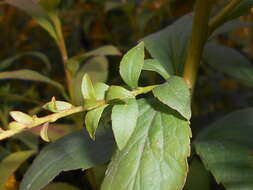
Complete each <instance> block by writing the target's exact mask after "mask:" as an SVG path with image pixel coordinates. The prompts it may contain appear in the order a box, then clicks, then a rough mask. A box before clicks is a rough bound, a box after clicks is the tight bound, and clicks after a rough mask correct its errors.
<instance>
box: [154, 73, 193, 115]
mask: <svg viewBox="0 0 253 190" xmlns="http://www.w3.org/2000/svg"><path fill="white" fill-rule="evenodd" d="M153 94H154V96H155V97H156V98H158V99H159V100H160V101H161V102H162V103H164V104H166V105H167V106H169V107H171V108H172V109H174V110H176V111H178V112H179V113H180V114H181V115H182V116H183V117H184V118H186V119H187V120H189V119H190V118H191V105H190V102H191V96H190V90H189V88H188V86H187V84H186V82H185V81H184V79H182V78H180V77H177V76H173V77H171V78H169V79H168V82H166V83H165V84H162V85H159V86H158V87H156V88H154V89H153Z"/></svg>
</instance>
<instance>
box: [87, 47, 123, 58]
mask: <svg viewBox="0 0 253 190" xmlns="http://www.w3.org/2000/svg"><path fill="white" fill-rule="evenodd" d="M106 55H121V53H120V51H119V50H118V48H116V47H115V46H112V45H107V46H102V47H99V48H97V49H95V50H92V51H89V52H87V53H85V54H84V55H83V56H106Z"/></svg>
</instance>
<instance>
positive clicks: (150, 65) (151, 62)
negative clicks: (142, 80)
mask: <svg viewBox="0 0 253 190" xmlns="http://www.w3.org/2000/svg"><path fill="white" fill-rule="evenodd" d="M143 70H146V71H154V72H157V73H158V74H160V75H161V76H162V77H163V78H164V79H168V78H169V77H170V75H169V73H168V72H167V71H166V70H165V68H164V67H163V66H162V65H161V63H159V61H157V60H155V59H146V60H145V62H144V66H143Z"/></svg>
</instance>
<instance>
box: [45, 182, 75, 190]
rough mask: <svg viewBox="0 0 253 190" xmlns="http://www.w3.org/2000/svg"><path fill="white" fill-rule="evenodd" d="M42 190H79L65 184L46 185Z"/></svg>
mask: <svg viewBox="0 0 253 190" xmlns="http://www.w3.org/2000/svg"><path fill="white" fill-rule="evenodd" d="M42 190H79V188H77V187H75V186H73V185H70V184H67V183H62V182H57V183H52V184H49V185H47V186H46V187H45V188H43V189H42Z"/></svg>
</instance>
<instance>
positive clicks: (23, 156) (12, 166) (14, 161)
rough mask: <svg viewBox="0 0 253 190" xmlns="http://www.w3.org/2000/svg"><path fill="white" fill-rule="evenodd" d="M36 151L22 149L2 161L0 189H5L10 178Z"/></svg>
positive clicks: (0, 164)
mask: <svg viewBox="0 0 253 190" xmlns="http://www.w3.org/2000/svg"><path fill="white" fill-rule="evenodd" d="M34 153H35V151H33V150H28V151H20V152H15V153H12V154H10V155H9V156H7V157H5V158H4V159H3V160H2V161H1V162H0V173H1V177H0V189H1V190H5V187H4V185H5V183H6V181H7V180H8V178H9V177H10V176H11V175H13V173H14V172H15V171H16V170H17V169H18V168H19V166H20V165H21V164H22V163H23V162H25V161H26V160H27V159H28V158H29V157H30V156H32V155H33V154H34Z"/></svg>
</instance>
